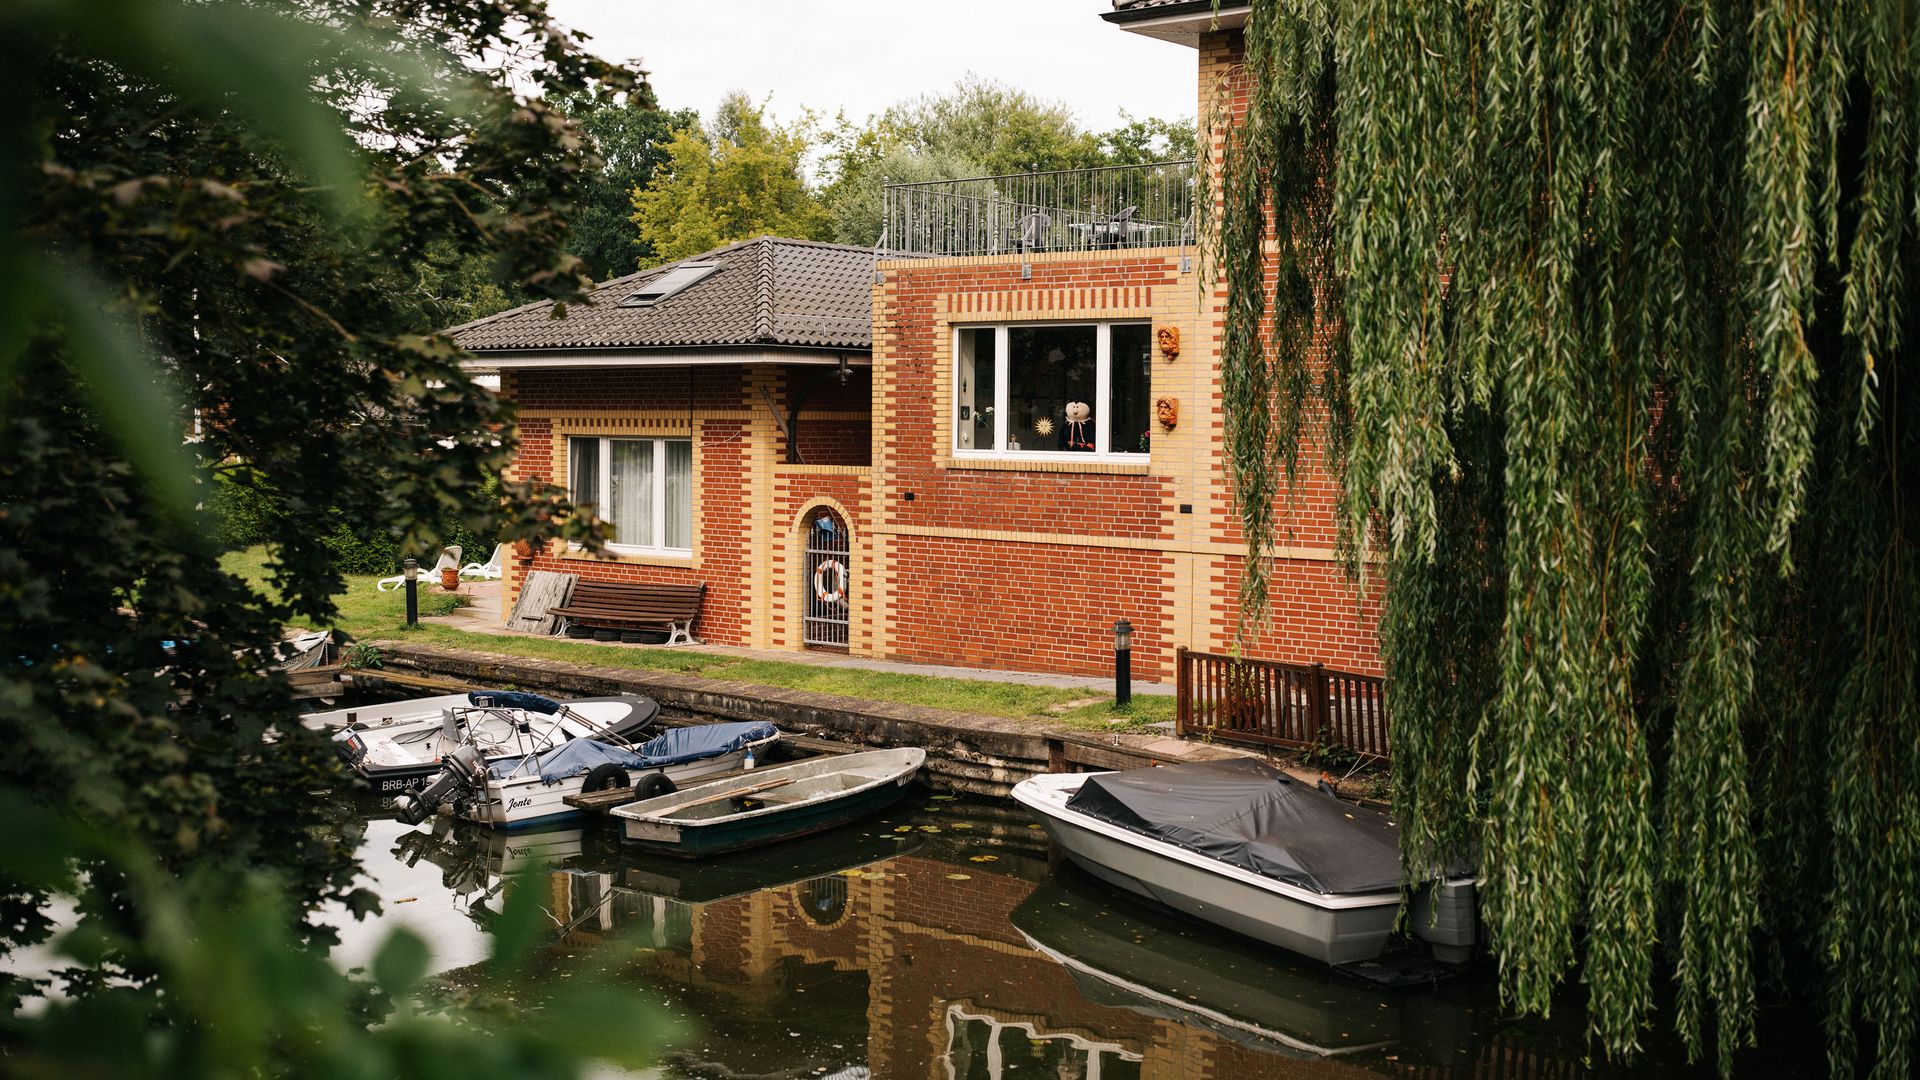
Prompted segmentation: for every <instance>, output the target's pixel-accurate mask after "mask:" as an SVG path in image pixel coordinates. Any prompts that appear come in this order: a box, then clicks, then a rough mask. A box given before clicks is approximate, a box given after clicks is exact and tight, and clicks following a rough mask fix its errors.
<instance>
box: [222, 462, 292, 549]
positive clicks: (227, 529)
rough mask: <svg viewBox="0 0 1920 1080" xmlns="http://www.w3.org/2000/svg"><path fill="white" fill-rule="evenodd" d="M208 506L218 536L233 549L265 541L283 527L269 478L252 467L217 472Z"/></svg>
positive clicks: (223, 543) (226, 545) (228, 547)
mask: <svg viewBox="0 0 1920 1080" xmlns="http://www.w3.org/2000/svg"><path fill="white" fill-rule="evenodd" d="M207 510H208V512H209V514H210V515H211V516H212V518H213V531H214V538H215V540H216V541H218V542H219V544H220V546H221V547H223V548H227V549H229V550H234V551H237V550H239V549H241V548H244V547H249V546H251V545H253V544H264V543H266V542H268V541H270V540H273V539H274V538H275V534H276V533H277V532H278V531H279V530H278V527H277V523H278V521H279V519H280V511H279V507H278V506H276V505H275V503H274V500H273V495H272V493H271V492H270V491H269V490H267V487H266V480H265V478H264V477H262V476H261V474H260V473H259V472H257V471H255V470H254V469H251V468H244V467H243V468H240V469H237V470H229V471H222V472H217V473H215V474H214V475H213V494H212V496H211V497H210V498H209V499H208V501H207Z"/></svg>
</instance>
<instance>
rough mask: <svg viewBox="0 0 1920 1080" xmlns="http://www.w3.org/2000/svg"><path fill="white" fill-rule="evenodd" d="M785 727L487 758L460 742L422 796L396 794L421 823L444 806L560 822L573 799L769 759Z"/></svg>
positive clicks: (489, 816)
mask: <svg viewBox="0 0 1920 1080" xmlns="http://www.w3.org/2000/svg"><path fill="white" fill-rule="evenodd" d="M779 741H780V731H779V729H778V728H776V727H774V726H773V725H772V724H769V723H765V722H764V721H755V722H747V723H729V724H696V725H692V726H689V727H680V728H674V729H672V730H670V731H665V732H662V733H661V734H659V735H657V736H655V737H654V738H652V739H651V740H649V741H647V742H645V743H643V744H641V745H638V746H620V745H615V744H613V743H610V742H605V741H603V740H600V739H596V738H577V739H574V740H573V741H571V742H567V743H563V744H561V745H559V746H557V747H555V748H553V749H551V750H546V751H543V752H537V753H528V754H522V755H519V756H517V757H504V758H497V759H495V760H492V761H488V760H486V759H485V758H483V757H482V756H481V755H480V753H479V751H478V750H477V749H476V747H475V746H474V745H473V744H471V743H467V744H462V745H460V746H457V747H455V748H454V749H453V750H452V751H451V752H450V753H448V754H447V755H445V756H444V757H443V759H442V761H441V769H440V772H439V773H438V774H437V775H436V776H435V777H434V778H433V779H432V780H430V781H429V782H428V783H427V785H426V786H425V787H424V788H422V789H421V790H420V791H419V792H418V793H417V794H413V793H402V794H401V795H398V796H396V797H395V798H394V807H395V809H396V810H397V811H398V816H399V818H400V820H401V821H404V822H406V823H408V824H418V823H420V822H422V821H425V820H426V818H427V815H428V814H431V813H433V812H434V811H435V810H437V809H439V808H440V807H441V806H446V807H449V808H450V809H451V810H452V812H453V814H454V816H456V817H459V818H463V819H465V820H467V821H471V822H474V823H476V824H480V825H486V826H489V827H491V828H495V829H524V828H531V827H534V826H542V825H555V824H559V823H560V822H563V821H568V820H571V819H573V818H576V817H578V816H579V815H580V813H581V811H580V809H579V808H578V807H575V806H573V805H571V804H569V803H568V802H567V801H566V800H567V798H568V797H569V796H573V795H579V794H582V793H589V792H595V791H600V790H603V789H605V788H609V787H629V786H631V787H634V788H635V789H636V792H637V793H638V794H639V795H642V796H646V797H651V796H654V795H664V794H667V793H669V792H673V791H677V790H679V789H680V788H681V787H682V786H684V785H686V784H690V783H697V782H699V781H701V780H703V779H707V778H710V777H713V776H717V775H719V774H720V773H725V772H732V771H734V770H735V769H738V768H740V767H741V766H743V765H744V764H746V762H747V761H748V759H749V758H750V757H756V756H757V757H765V756H766V753H767V751H768V750H769V749H771V748H772V746H773V744H774V743H777V742H779Z"/></svg>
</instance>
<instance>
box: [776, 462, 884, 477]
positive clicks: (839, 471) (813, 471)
mask: <svg viewBox="0 0 1920 1080" xmlns="http://www.w3.org/2000/svg"><path fill="white" fill-rule="evenodd" d="M773 469H774V472H775V473H776V474H777V475H780V476H870V475H872V473H873V466H871V465H804V464H801V465H795V464H791V463H788V462H784V461H783V462H779V463H777V464H775V465H774V467H773Z"/></svg>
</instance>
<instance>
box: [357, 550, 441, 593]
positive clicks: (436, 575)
mask: <svg viewBox="0 0 1920 1080" xmlns="http://www.w3.org/2000/svg"><path fill="white" fill-rule="evenodd" d="M459 567H460V545H459V544H448V545H447V546H446V547H443V548H441V549H440V561H439V562H437V563H434V564H433V569H432V570H422V571H421V572H420V576H421V577H422V578H423V579H425V580H426V581H428V582H434V581H439V580H440V571H442V570H457V569H459ZM406 584H407V575H405V574H395V575H394V576H392V577H383V578H381V579H380V580H379V581H376V582H374V583H373V587H374V588H376V589H378V590H380V591H381V592H392V591H393V590H395V589H399V588H404V587H405V586H406Z"/></svg>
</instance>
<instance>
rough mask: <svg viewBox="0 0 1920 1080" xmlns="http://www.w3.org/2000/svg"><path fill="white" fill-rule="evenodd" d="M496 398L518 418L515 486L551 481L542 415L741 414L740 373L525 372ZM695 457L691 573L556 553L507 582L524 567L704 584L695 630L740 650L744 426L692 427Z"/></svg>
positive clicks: (548, 427)
mask: <svg viewBox="0 0 1920 1080" xmlns="http://www.w3.org/2000/svg"><path fill="white" fill-rule="evenodd" d="M501 392H502V393H503V394H504V395H506V396H509V397H511V398H513V399H514V400H515V401H516V402H517V403H518V405H519V411H520V422H519V429H520V452H519V454H518V455H517V456H516V458H515V460H514V464H513V466H512V468H511V469H510V470H509V475H511V476H512V477H513V478H514V479H522V480H535V479H537V480H548V481H558V480H560V479H562V478H561V477H556V476H553V475H551V474H552V472H553V452H554V446H553V424H552V422H551V420H550V419H549V417H548V415H547V414H551V413H566V412H570V411H589V410H609V409H632V410H636V411H638V410H642V409H652V410H664V411H667V412H670V413H677V412H680V411H682V410H686V409H687V408H689V406H691V407H692V408H693V409H695V410H715V411H719V410H735V411H738V410H739V409H740V408H741V401H742V394H743V393H744V390H743V382H742V371H741V369H739V368H733V367H713V368H706V367H694V368H627V369H615V370H561V371H548V370H533V371H517V372H508V373H507V374H506V376H505V377H504V379H503V380H502V384H501ZM697 427H698V446H697V447H696V450H695V454H694V462H695V467H696V468H697V469H698V470H699V477H698V488H699V490H700V500H699V502H700V505H699V506H698V507H696V513H697V517H696V520H697V522H698V525H699V530H700V531H699V535H698V536H697V537H696V538H695V540H694V547H695V550H696V552H697V554H698V560H697V563H696V565H694V566H659V565H645V564H639V563H629V562H606V561H599V560H589V559H581V558H563V557H561V556H560V554H559V553H558V552H555V551H552V550H549V551H548V552H547V553H545V554H543V555H541V556H539V557H537V558H534V559H531V560H520V561H519V565H518V572H517V573H516V574H515V575H514V578H515V580H516V581H517V580H520V579H522V578H524V576H525V574H526V572H527V571H529V570H549V571H553V572H556V573H563V574H575V575H578V576H580V577H584V578H588V579H591V580H595V581H633V582H664V583H671V584H700V583H704V584H705V585H706V586H707V594H706V601H705V606H704V607H703V608H702V610H701V615H700V620H699V622H698V623H697V624H696V625H695V627H694V633H695V634H696V635H698V636H699V637H700V638H701V639H702V640H704V641H711V642H714V643H716V644H723V645H743V644H746V641H747V637H746V633H747V631H746V620H747V601H748V598H747V595H746V589H745V585H744V583H745V577H746V557H747V544H748V542H749V534H748V528H747V523H746V520H745V516H744V515H745V512H746V504H747V483H746V461H747V425H746V423H745V422H744V421H740V420H714V419H706V420H698V421H697Z"/></svg>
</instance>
